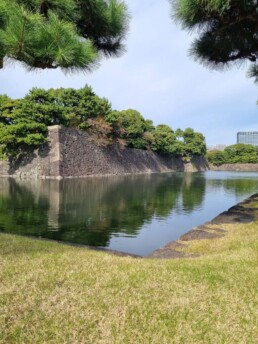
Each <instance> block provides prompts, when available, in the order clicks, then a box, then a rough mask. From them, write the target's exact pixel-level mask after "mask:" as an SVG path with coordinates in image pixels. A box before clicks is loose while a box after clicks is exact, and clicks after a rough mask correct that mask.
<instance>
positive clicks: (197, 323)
mask: <svg viewBox="0 0 258 344" xmlns="http://www.w3.org/2000/svg"><path fill="white" fill-rule="evenodd" d="M223 228H224V229H225V230H226V231H227V233H226V236H225V237H223V238H219V239H215V240H200V241H193V242H190V244H189V248H188V249H187V250H188V251H189V252H194V253H199V254H200V253H201V254H202V256H200V257H199V258H192V259H181V260H180V259H176V260H154V259H153V260H152V259H133V258H130V257H126V258H124V257H122V258H121V257H118V256H114V255H110V254H107V253H105V252H97V251H96V252H95V251H91V250H87V249H85V248H78V247H70V246H67V245H62V244H58V243H53V242H47V241H40V240H34V239H29V238H25V237H19V236H12V235H8V234H0V309H1V312H0V329H1V330H0V343H8V344H9V343H108V344H110V343H121V344H122V343H123V344H124V343H137V344H138V343H144V344H145V343H159V344H160V343H162V344H163V343H164V344H165V343H205V344H207V343H216V344H217V343H230V344H231V343H241V344H242V343H248V344H249V343H257V338H258V313H257V309H258V223H252V224H245V225H243V224H239V225H230V224H228V225H225V226H224V225H223Z"/></svg>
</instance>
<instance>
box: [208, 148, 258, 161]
mask: <svg viewBox="0 0 258 344" xmlns="http://www.w3.org/2000/svg"><path fill="white" fill-rule="evenodd" d="M207 157H208V160H209V162H211V163H212V164H214V165H222V164H249V163H258V147H254V146H252V145H249V144H243V143H237V144H234V145H231V146H228V147H226V148H225V149H224V151H219V150H214V151H210V152H208V154H207Z"/></svg>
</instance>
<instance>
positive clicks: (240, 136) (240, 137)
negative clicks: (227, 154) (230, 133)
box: [237, 131, 258, 146]
mask: <svg viewBox="0 0 258 344" xmlns="http://www.w3.org/2000/svg"><path fill="white" fill-rule="evenodd" d="M237 143H244V144H249V145H252V146H258V131H241V132H239V133H237Z"/></svg>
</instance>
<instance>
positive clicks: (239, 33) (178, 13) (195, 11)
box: [171, 0, 258, 76]
mask: <svg viewBox="0 0 258 344" xmlns="http://www.w3.org/2000/svg"><path fill="white" fill-rule="evenodd" d="M171 3H172V8H173V14H172V16H173V18H174V19H175V20H176V21H179V22H180V23H181V24H182V26H183V28H184V29H187V30H189V31H196V32H197V35H198V37H197V38H196V39H195V40H194V41H193V43H192V47H191V49H190V53H191V54H192V55H193V56H194V57H195V58H196V59H197V60H198V61H200V62H201V63H203V64H204V65H207V66H209V67H211V68H221V67H225V66H228V65H230V64H232V63H235V62H238V63H239V62H241V61H244V60H249V61H251V62H253V66H252V68H251V71H250V75H251V76H257V75H258V67H257V64H256V61H257V58H258V2H257V1H253V0H171Z"/></svg>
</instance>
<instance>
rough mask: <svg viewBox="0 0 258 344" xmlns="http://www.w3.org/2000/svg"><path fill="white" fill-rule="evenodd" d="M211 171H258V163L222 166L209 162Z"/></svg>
mask: <svg viewBox="0 0 258 344" xmlns="http://www.w3.org/2000/svg"><path fill="white" fill-rule="evenodd" d="M209 169H210V170H211V171H233V172H234V171H235V172H258V164H223V165H220V166H216V165H212V164H209Z"/></svg>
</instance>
